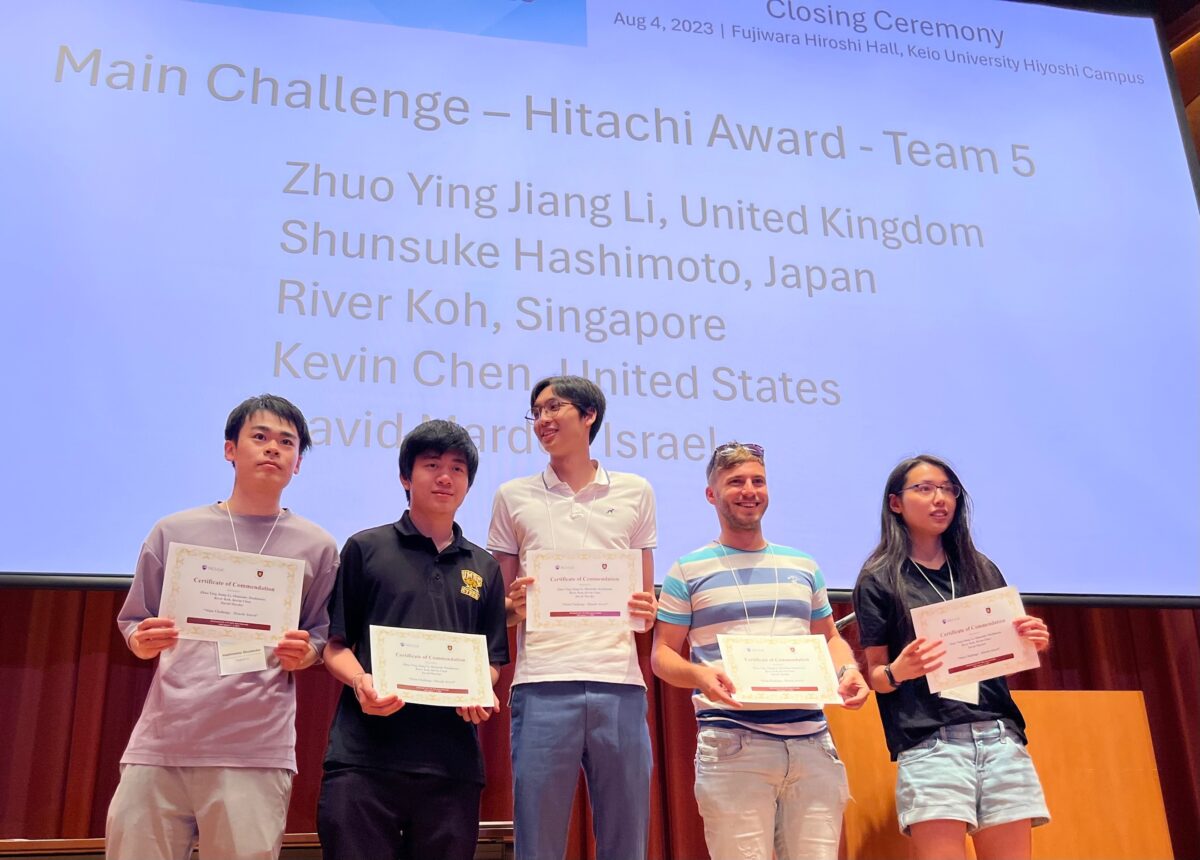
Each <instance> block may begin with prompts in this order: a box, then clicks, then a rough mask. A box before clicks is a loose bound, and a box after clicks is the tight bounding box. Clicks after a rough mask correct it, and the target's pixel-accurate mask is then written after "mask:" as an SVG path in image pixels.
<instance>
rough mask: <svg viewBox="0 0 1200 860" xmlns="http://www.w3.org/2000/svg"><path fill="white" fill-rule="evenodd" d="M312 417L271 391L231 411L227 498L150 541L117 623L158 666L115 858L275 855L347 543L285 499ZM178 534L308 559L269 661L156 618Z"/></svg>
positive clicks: (138, 730)
mask: <svg viewBox="0 0 1200 860" xmlns="http://www.w3.org/2000/svg"><path fill="white" fill-rule="evenodd" d="M311 444H312V440H311V437H310V436H309V432H308V424H307V422H306V421H305V420H304V415H303V414H302V413H301V412H300V410H299V409H297V408H296V407H295V406H294V405H292V404H291V403H290V402H288V401H287V400H285V399H283V398H282V397H276V396H274V395H270V394H264V395H261V396H258V397H252V398H250V399H249V400H246V401H245V402H243V403H241V404H240V405H238V406H237V407H236V408H235V409H234V410H233V412H231V413H230V415H229V419H228V421H227V422H226V425H225V459H226V460H228V461H229V462H230V463H232V464H233V469H234V481H233V492H232V493H230V495H229V498H228V499H226V500H224V501H220V502H216V503H215V504H211V505H206V506H204V507H199V508H193V509H191V510H187V511H182V512H180V513H177V514H172V515H171V516H169V517H166V518H165V519H163V520H160V521H159V522H158V523H157V524H156V525H155V526H154V528H153V529H151V531H150V535H149V536H148V537H147V538H146V541H145V543H143V544H142V550H141V554H140V555H139V557H138V563H137V570H136V572H135V573H134V578H133V585H132V586H131V588H130V590H129V596H128V598H126V600H125V605H124V606H123V607H122V608H121V613H120V615H119V616H118V618H117V626H118V627H119V628H120V630H121V633H122V634H123V635H124V636H125V641H126V642H127V643H128V644H129V650H130V651H132V652H133V653H134V654H135V655H136V656H138V657H140V658H141V659H143V660H153V659H154V658H155V657H158V666H157V668H156V670H155V672H154V678H153V680H152V681H151V683H150V691H149V693H148V694H147V696H146V703H145V705H144V706H143V708H142V714H141V716H140V717H139V718H138V722H137V725H136V726H134V729H133V735H132V737H131V738H130V739H129V746H128V747H126V749H125V754H124V755H123V756H122V757H121V781H120V784H119V785H118V786H117V791H116V794H115V795H114V796H113V799H112V804H111V805H110V806H109V810H108V822H107V828H106V834H105V852H106V854H107V856H108V857H109V858H110V860H153V858H163V860H168V858H169V860H186V858H189V857H191V853H192V849H193V847H194V846H195V845H196V841H197V837H199V838H200V851H201V857H202V858H223V860H243V858H244V860H250V858H255V860H257V858H275V857H278V856H279V850H280V846H281V844H282V840H283V830H284V825H285V822H286V819H287V810H288V801H289V799H290V797H291V790H292V776H293V774H295V772H296V754H295V746H296V728H295V721H296V696H295V682H294V680H293V678H292V672H295V671H298V670H300V669H304V668H306V667H308V666H311V665H312V664H313V663H314V662H316V661H317V659H318V655H319V654H320V653H321V649H322V648H323V647H324V645H325V639H326V637H327V635H328V629H329V615H328V610H327V607H326V604H327V603H328V601H329V594H330V591H331V590H332V588H333V582H334V576H335V573H336V570H337V563H338V554H337V546H336V544H335V543H334V540H333V537H332V536H330V535H329V534H328V533H327V532H326V531H325V530H324V529H322V528H320V527H319V526H317V525H315V524H313V523H311V522H309V521H308V520H306V519H303V518H302V517H299V516H297V515H296V514H294V513H292V512H291V511H290V510H288V509H287V508H283V507H280V497H281V495H282V494H283V490H284V488H285V487H286V486H287V485H288V483H289V482H290V481H291V479H292V476H293V475H295V474H297V473H299V471H300V460H301V457H302V456H303V455H304V453H305V452H306V451H307V450H308V448H309V447H310V446H311ZM172 543H180V544H193V545H199V546H206V547H214V548H217V549H223V550H236V551H240V552H247V553H258V554H260V555H269V556H283V557H286V558H293V559H300V560H302V561H303V562H304V587H303V597H302V600H301V606H300V629H298V630H289V631H287V632H286V633H284V635H283V638H282V639H280V640H279V642H278V643H277V644H276V645H275V646H274V647H270V646H268V648H267V653H266V654H265V655H264V656H265V663H266V668H265V669H257V670H250V671H246V670H245V669H246V667H245V666H240V667H239V666H235V665H233V663H232V662H231V661H228V660H226V659H225V658H224V657H223V656H222V654H221V653H220V652H219V649H218V644H217V643H216V642H201V641H196V640H190V639H180V638H179V630H178V628H177V627H176V626H175V623H174V622H173V621H172V620H170V619H168V618H160V617H158V613H159V605H160V600H161V597H162V588H163V569H164V562H165V560H166V557H167V550H168V548H169V546H170V545H171V544H172Z"/></svg>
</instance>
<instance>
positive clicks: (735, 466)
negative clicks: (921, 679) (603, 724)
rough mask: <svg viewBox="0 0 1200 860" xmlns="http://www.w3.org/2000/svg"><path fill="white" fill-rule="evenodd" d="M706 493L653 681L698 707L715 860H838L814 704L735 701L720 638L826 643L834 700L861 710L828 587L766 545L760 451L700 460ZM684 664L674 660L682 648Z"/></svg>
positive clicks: (666, 610) (736, 447)
mask: <svg viewBox="0 0 1200 860" xmlns="http://www.w3.org/2000/svg"><path fill="white" fill-rule="evenodd" d="M706 474H707V477H708V486H707V487H706V488H705V491H704V494H705V497H706V498H707V499H708V501H709V503H710V504H712V505H713V507H715V508H716V511H717V520H718V521H719V523H720V526H721V532H720V536H719V538H718V539H717V540H716V541H713V542H711V543H709V544H706V545H705V546H703V547H701V548H700V549H698V550H696V551H694V552H692V553H689V554H688V555H685V556H683V557H682V558H681V559H679V560H678V561H677V562H675V564H674V565H673V566H672V568H671V571H670V573H668V574H667V578H666V581H665V582H664V583H663V588H662V594H661V596H660V598H659V610H658V624H657V626H656V628H655V634H654V649H653V653H652V665H653V667H654V673H655V674H656V675H658V676H659V677H660V678H662V679H663V680H664V681H666V682H667V683H669V684H672V685H674V686H677V687H690V688H692V689H693V690H694V693H693V696H692V701H693V704H694V705H695V708H696V721H697V724H698V729H699V732H698V735H697V739H696V803H697V805H698V806H699V808H700V814H701V815H702V816H703V817H704V836H705V841H706V842H707V843H708V851H709V854H711V855H712V856H713V857H722V858H724V857H746V858H749V857H756V858H763V859H764V860H769V858H771V856H772V852H774V856H775V857H776V858H778V860H790V859H791V858H800V857H805V858H829V860H834V858H836V857H837V853H838V838H839V836H840V834H841V827H842V811H843V809H844V808H845V805H846V801H847V799H848V798H849V789H848V787H847V784H846V770H845V767H843V765H842V763H841V762H840V761H839V760H838V756H837V751H836V750H835V749H834V746H833V741H832V740H831V739H830V737H829V728H828V726H827V725H826V722H825V715H824V713H823V711H822V710H821V706H820V705H819V704H813V705H807V706H806V705H784V706H778V705H752V704H742V703H739V702H738V701H737V699H736V692H737V691H736V690H735V689H734V686H733V684H732V683H731V682H730V680H729V677H728V676H727V675H726V674H725V670H724V666H723V664H722V661H721V651H720V648H719V647H718V645H717V634H718V633H738V634H750V635H756V636H797V635H808V634H821V635H823V636H824V637H825V638H826V640H827V642H828V645H829V651H830V653H831V654H832V656H833V661H834V665H835V666H837V667H839V668H838V670H837V674H838V681H839V687H838V693H839V695H840V696H841V697H842V702H843V705H844V706H845V707H847V708H858V707H861V706H862V704H863V702H864V701H866V698H867V695H868V692H869V690H868V687H867V684H866V681H865V680H864V679H863V676H862V674H861V672H860V671H859V668H858V664H857V663H856V662H855V659H854V654H853V652H852V651H851V649H850V646H849V645H848V644H847V643H846V641H845V640H844V639H842V637H841V636H840V635H838V632H837V629H836V627H835V626H834V623H833V610H832V608H831V607H830V605H829V599H828V597H827V595H826V592H825V579H824V577H823V576H822V574H821V570H820V568H819V567H818V566H817V563H816V562H815V561H813V559H812V557H811V556H809V555H807V554H806V553H803V552H800V551H799V550H795V549H792V548H790V547H786V546H780V545H779V544H774V543H770V542H768V541H767V540H766V539H765V538H764V537H763V532H762V517H763V514H764V513H765V512H766V510H767V501H768V494H767V473H766V466H765V463H764V455H763V449H762V447H761V446H758V445H752V444H742V443H738V442H730V443H728V444H725V445H721V446H720V447H718V448H717V449H716V450H715V451H713V455H712V457H711V458H710V460H709V463H708V468H707V473H706ZM685 641H686V642H687V644H688V646H689V647H690V652H691V658H690V660H688V659H685V658H684V657H683V656H682V653H681V652H682V650H683V645H684V642H685Z"/></svg>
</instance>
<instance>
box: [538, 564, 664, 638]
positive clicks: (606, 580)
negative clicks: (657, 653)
mask: <svg viewBox="0 0 1200 860" xmlns="http://www.w3.org/2000/svg"><path fill="white" fill-rule="evenodd" d="M525 573H526V574H527V575H529V576H532V577H533V580H534V581H533V584H532V585H530V586H529V592H528V598H527V605H526V613H525V629H526V630H532V631H537V630H561V629H565V628H568V627H569V628H576V629H577V628H579V627H580V626H584V627H588V628H592V629H595V628H597V627H610V628H613V629H618V630H631V629H635V628H636V629H640V626H639V625H640V624H641V621H642V619H640V618H631V617H630V614H629V597H630V595H632V594H633V593H634V592H637V591H643V590H644V589H643V587H642V551H641V550H637V549H577V550H569V551H568V550H562V551H559V550H530V551H529V553H528V554H527V555H526V557H525Z"/></svg>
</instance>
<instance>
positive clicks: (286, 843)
mask: <svg viewBox="0 0 1200 860" xmlns="http://www.w3.org/2000/svg"><path fill="white" fill-rule="evenodd" d="M512 844H513V826H512V822H511V821H481V822H480V823H479V844H478V846H476V849H475V860H510V858H511V857H512V856H513V853H512ZM194 856H196V855H195V854H193V857H194ZM103 857H104V840H103V839H0V858H3V860H46V858H57V860H64V858H72V860H103ZM320 857H321V842H320V840H319V839H318V838H317V834H315V833H288V834H286V835H285V836H284V837H283V851H282V852H281V853H280V858H281V860H320Z"/></svg>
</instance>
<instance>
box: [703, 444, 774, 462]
mask: <svg viewBox="0 0 1200 860" xmlns="http://www.w3.org/2000/svg"><path fill="white" fill-rule="evenodd" d="M739 448H745V449H746V450H747V451H749V452H750V453H751V454H753V455H754V456H755V457H757V458H758V459H760V460H764V459H766V453H767V452H766V451H765V450H764V449H763V446H762V445H757V444H755V443H754V442H726V443H725V444H724V445H718V446H717V447H716V448H714V449H713V459H716V458H717V457H720V456H721V455H722V454H724V453H725V452H726V451H736V450H738V449H739Z"/></svg>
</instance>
